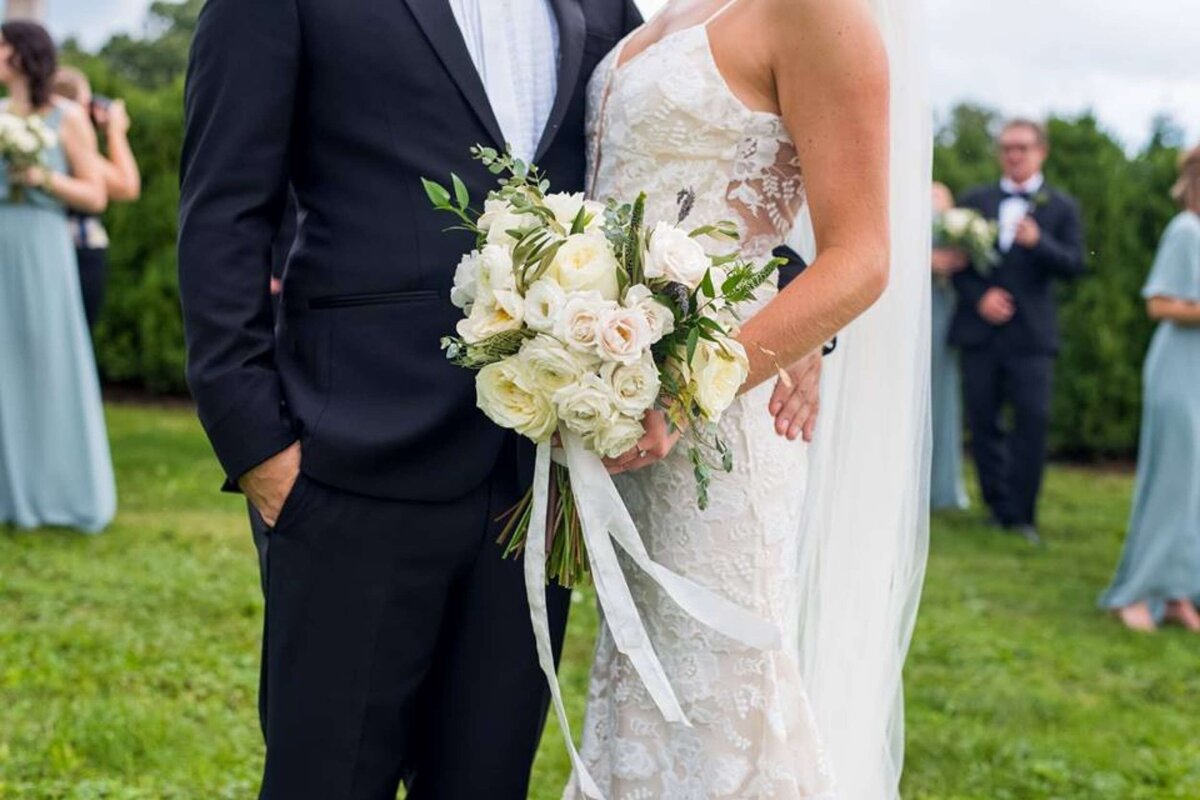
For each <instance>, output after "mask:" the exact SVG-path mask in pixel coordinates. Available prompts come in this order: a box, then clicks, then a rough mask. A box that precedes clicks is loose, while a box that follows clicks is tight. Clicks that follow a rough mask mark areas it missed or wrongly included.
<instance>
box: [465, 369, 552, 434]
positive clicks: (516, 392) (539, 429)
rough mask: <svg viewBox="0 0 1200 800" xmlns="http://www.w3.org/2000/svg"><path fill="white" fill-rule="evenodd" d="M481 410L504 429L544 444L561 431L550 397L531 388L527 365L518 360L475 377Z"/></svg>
mask: <svg viewBox="0 0 1200 800" xmlns="http://www.w3.org/2000/svg"><path fill="white" fill-rule="evenodd" d="M475 394H476V398H477V400H476V402H477V403H478V405H479V410H480V411H482V412H483V413H484V414H486V415H487V417H488V419H490V420H491V421H492V422H494V423H496V424H497V425H499V426H500V427H501V428H507V429H509V430H514V431H516V432H517V433H519V434H521V435H522V436H525V437H527V438H529V439H532V440H533V441H535V442H538V443H541V442H546V441H549V440H550V436H551V435H552V434H553V433H554V431H555V429H556V428H557V427H558V419H557V417H556V416H555V414H554V403H553V402H552V401H551V399H550V396H549V395H547V394H545V393H544V392H538V391H535V390H533V389H532V388H531V379H530V376H529V374H528V370H527V369H526V368H525V365H524V364H523V363H522V362H521V360H520V359H518V358H509V359H506V360H504V361H499V362H497V363H495V364H488V365H487V366H486V367H484V368H483V369H481V370H480V371H479V374H478V375H477V376H476V377H475Z"/></svg>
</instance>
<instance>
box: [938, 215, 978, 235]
mask: <svg viewBox="0 0 1200 800" xmlns="http://www.w3.org/2000/svg"><path fill="white" fill-rule="evenodd" d="M973 217H974V214H972V213H971V211H970V210H968V209H965V208H952V209H950V210H949V211H947V212H945V213H944V214H942V227H944V228H945V229H946V232H947V233H949V234H950V235H951V236H953V237H954V238H956V239H958V238H960V237H962V236H963V235H964V234H966V232H967V228H968V227H970V225H971V221H972V219H973Z"/></svg>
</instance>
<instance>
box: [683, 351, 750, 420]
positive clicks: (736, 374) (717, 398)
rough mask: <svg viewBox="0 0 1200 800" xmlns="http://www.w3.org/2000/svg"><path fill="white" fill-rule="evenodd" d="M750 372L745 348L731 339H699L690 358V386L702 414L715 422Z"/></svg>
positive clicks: (729, 404) (735, 395)
mask: <svg viewBox="0 0 1200 800" xmlns="http://www.w3.org/2000/svg"><path fill="white" fill-rule="evenodd" d="M749 374H750V361H749V359H748V358H746V350H745V348H743V347H742V345H741V344H740V343H739V342H737V341H736V340H734V339H725V340H723V342H722V343H721V344H714V343H712V342H707V341H703V340H702V341H701V342H700V345H699V347H697V348H696V354H695V356H694V357H693V358H692V386H693V389H694V390H695V396H696V403H697V404H698V405H699V406H700V410H701V411H703V412H704V416H706V417H708V419H709V420H711V421H713V422H715V421H717V420H718V419H720V417H721V415H722V414H724V413H725V409H727V408H729V406H731V405H732V404H733V401H734V399H735V398H737V394H738V392H739V391H740V390H741V388H742V384H744V383H745V382H746V378H747V377H748V376H749Z"/></svg>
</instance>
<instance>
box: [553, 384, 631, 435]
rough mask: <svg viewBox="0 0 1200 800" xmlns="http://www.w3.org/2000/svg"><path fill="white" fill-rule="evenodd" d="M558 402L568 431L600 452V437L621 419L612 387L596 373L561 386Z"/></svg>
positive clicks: (557, 404) (560, 414) (560, 417)
mask: <svg viewBox="0 0 1200 800" xmlns="http://www.w3.org/2000/svg"><path fill="white" fill-rule="evenodd" d="M554 405H555V407H556V408H557V410H558V418H559V420H561V422H562V424H564V425H566V426H567V430H569V431H571V432H572V433H575V434H578V435H579V436H582V437H583V439H584V441H585V442H586V443H587V444H588V446H589V447H591V448H592V449H594V450H597V451H599V448H597V447H596V446H595V444H596V437H597V436H598V435H599V434H600V433H601V432H602V431H604V430H606V429H608V428H611V427H612V426H614V425H617V424H618V422H619V421H620V419H621V412H620V411H618V410H617V403H616V397H615V396H614V395H613V390H612V387H611V386H609V384H608V382H607V381H605V380H603V379H601V378H600V376H598V375H596V374H594V373H592V374H589V375H584V376H582V377H581V378H580V379H579V380H577V381H575V382H574V383H572V384H571V385H569V386H566V387H565V388H563V389H560V390H559V391H558V392H557V393H556V394H555V395H554ZM635 441H636V440H635ZM621 452H624V451H621ZM620 454H621V453H616V455H620ZM601 455H605V456H607V455H608V452H607V451H603V452H601Z"/></svg>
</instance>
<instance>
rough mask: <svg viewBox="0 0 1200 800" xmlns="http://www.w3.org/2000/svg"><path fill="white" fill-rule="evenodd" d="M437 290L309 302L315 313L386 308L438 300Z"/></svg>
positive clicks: (344, 296)
mask: <svg viewBox="0 0 1200 800" xmlns="http://www.w3.org/2000/svg"><path fill="white" fill-rule="evenodd" d="M437 298H438V292H437V290H436V289H413V290H411V291H405V292H376V293H371V294H336V295H326V296H324V297H314V298H312V299H311V300H309V301H308V307H309V308H310V309H312V310H313V311H322V310H327V309H331V308H359V307H361V306H386V305H395V304H398V303H419V302H428V301H430V300H436V299H437Z"/></svg>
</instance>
